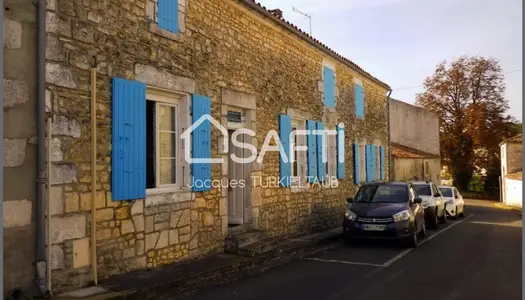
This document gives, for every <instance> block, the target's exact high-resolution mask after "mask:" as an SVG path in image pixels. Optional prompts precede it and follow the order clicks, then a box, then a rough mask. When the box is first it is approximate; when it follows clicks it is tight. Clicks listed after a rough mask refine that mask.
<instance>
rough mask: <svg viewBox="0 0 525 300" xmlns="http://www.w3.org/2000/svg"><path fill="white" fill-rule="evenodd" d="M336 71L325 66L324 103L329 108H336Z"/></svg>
mask: <svg viewBox="0 0 525 300" xmlns="http://www.w3.org/2000/svg"><path fill="white" fill-rule="evenodd" d="M335 94H336V87H335V71H334V69H333V68H331V67H329V66H323V103H324V105H325V106H326V107H328V108H335V104H336V103H335V96H336V95H335Z"/></svg>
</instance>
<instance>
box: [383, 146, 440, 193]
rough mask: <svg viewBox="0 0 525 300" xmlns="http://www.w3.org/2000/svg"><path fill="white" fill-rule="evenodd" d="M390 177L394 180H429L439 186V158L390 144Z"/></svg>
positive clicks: (435, 155) (436, 155)
mask: <svg viewBox="0 0 525 300" xmlns="http://www.w3.org/2000/svg"><path fill="white" fill-rule="evenodd" d="M391 147H392V169H391V170H392V173H393V174H392V177H393V178H394V180H400V181H405V180H430V181H433V182H435V183H436V184H440V183H441V181H440V166H441V158H440V156H439V155H438V154H431V153H426V152H423V151H419V150H416V149H412V148H408V147H405V146H402V145H399V144H396V143H392V145H391Z"/></svg>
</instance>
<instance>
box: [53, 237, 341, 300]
mask: <svg viewBox="0 0 525 300" xmlns="http://www.w3.org/2000/svg"><path fill="white" fill-rule="evenodd" d="M341 233H342V230H341V228H339V227H338V228H334V229H330V230H324V231H319V232H316V233H312V234H307V235H301V236H294V237H290V238H288V239H281V240H280V242H279V243H277V244H276V245H275V247H273V250H272V251H268V252H265V253H263V254H260V255H255V256H251V257H250V256H241V255H236V254H227V253H220V254H214V255H210V256H207V257H205V258H202V259H198V260H188V261H185V262H181V263H175V264H171V265H166V266H163V267H159V268H156V269H152V270H139V271H134V272H130V273H127V274H124V275H119V276H114V277H111V278H109V279H106V280H103V281H102V282H101V284H100V286H97V287H88V288H84V289H79V290H76V291H73V292H70V293H66V294H62V295H58V296H56V297H55V299H84V300H110V299H111V300H116V299H147V298H148V296H149V295H151V294H157V293H162V292H163V291H166V292H170V293H173V292H182V291H184V290H187V289H189V288H192V287H196V286H199V285H201V284H204V283H210V282H212V281H215V280H219V279H221V278H225V277H227V276H231V275H234V274H236V273H240V272H242V271H247V270H250V269H255V268H257V267H260V266H262V265H263V264H266V263H267V262H269V261H275V260H279V259H281V258H284V257H290V256H291V255H293V254H295V253H298V252H301V251H302V250H304V249H307V248H308V247H313V246H318V245H324V244H331V243H333V242H334V241H336V240H337V239H338V238H339V237H340V235H341Z"/></svg>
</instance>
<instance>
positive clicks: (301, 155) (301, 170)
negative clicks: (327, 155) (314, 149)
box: [290, 118, 308, 186]
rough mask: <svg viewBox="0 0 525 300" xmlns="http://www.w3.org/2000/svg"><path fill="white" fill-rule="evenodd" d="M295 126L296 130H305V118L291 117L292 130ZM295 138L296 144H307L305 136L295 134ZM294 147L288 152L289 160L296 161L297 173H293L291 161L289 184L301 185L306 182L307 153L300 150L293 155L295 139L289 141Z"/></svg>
mask: <svg viewBox="0 0 525 300" xmlns="http://www.w3.org/2000/svg"><path fill="white" fill-rule="evenodd" d="M294 127H295V128H296V130H306V120H302V119H298V118H291V128H292V131H293V128H294ZM296 139H297V145H298V146H308V144H307V141H306V140H307V139H306V136H304V135H303V136H300V135H296ZM290 143H291V144H292V145H294V147H292V151H291V153H290V161H291V160H292V159H294V160H296V161H297V173H298V174H294V170H293V169H294V168H293V162H291V166H290V168H291V175H292V176H291V179H292V180H291V183H292V184H291V185H292V186H298V185H303V184H304V183H306V182H307V172H308V171H307V169H306V168H307V155H306V151H300V152H298V155H297V156H298V157H295V140H293V141H290Z"/></svg>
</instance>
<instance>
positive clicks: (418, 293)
mask: <svg viewBox="0 0 525 300" xmlns="http://www.w3.org/2000/svg"><path fill="white" fill-rule="evenodd" d="M467 205H468V206H467V208H466V209H467V212H466V217H465V218H460V219H458V220H450V219H449V221H448V223H447V224H446V225H441V226H440V228H439V230H438V231H429V232H428V234H427V237H426V238H425V240H424V241H423V242H422V243H421V245H420V246H419V248H416V249H413V250H410V249H403V248H401V247H400V246H395V245H392V244H389V243H384V242H382V243H377V242H374V243H371V242H367V243H359V244H357V245H349V244H346V243H345V242H343V241H341V242H338V243H336V244H335V245H333V246H332V247H330V248H324V249H319V250H318V251H317V252H315V253H312V254H310V255H307V256H303V257H297V258H295V259H293V260H292V261H291V262H290V263H289V264H286V265H283V266H280V267H276V268H271V269H269V270H266V271H265V272H262V273H259V274H257V275H254V276H251V277H245V278H243V279H241V280H238V281H235V282H231V283H227V284H222V285H220V286H215V287H212V288H209V289H207V290H200V291H196V292H194V293H193V294H187V295H185V296H183V297H179V298H177V299H184V300H197V299H198V300H208V299H209V300H212V299H213V300H217V299H224V300H226V299H253V300H255V299H257V300H258V299H260V300H263V299H265V300H266V299H272V300H278V299H323V300H339V299H341V300H342V299H353V300H357V299H360V300H368V299H374V300H381V299H385V300H386V299H388V300H397V299H399V300H401V299H403V300H406V299H422V298H424V299H427V300H434V299H435V300H453V299H506V300H513V299H516V300H518V299H521V216H520V215H519V214H518V213H516V212H513V211H505V210H500V209H497V208H494V206H493V203H491V202H485V201H468V202H467ZM158 299H176V298H175V297H173V296H169V295H162V296H160V297H159V298H158Z"/></svg>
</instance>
